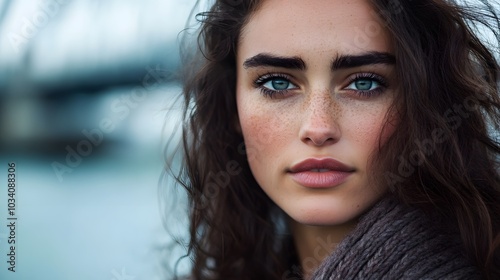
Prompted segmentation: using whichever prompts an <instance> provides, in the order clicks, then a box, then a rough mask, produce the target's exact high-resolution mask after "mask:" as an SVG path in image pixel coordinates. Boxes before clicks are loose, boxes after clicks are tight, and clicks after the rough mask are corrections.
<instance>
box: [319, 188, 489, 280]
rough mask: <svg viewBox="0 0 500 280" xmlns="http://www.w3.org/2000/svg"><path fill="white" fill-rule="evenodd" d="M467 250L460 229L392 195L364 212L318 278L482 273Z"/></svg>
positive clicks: (474, 275)
mask: <svg viewBox="0 0 500 280" xmlns="http://www.w3.org/2000/svg"><path fill="white" fill-rule="evenodd" d="M462 251H463V250H462V248H461V245H460V240H459V239H458V238H457V235H456V234H451V233H444V231H443V230H441V229H440V228H439V226H438V225H437V224H436V223H435V221H432V220H431V219H429V218H428V217H427V216H426V215H425V214H424V213H423V212H421V211H420V210H418V209H415V208H412V207H409V206H406V205H403V204H402V203H400V202H398V201H397V200H396V199H394V198H393V197H387V198H384V199H382V200H381V201H379V202H378V203H377V204H376V205H375V206H374V207H373V208H372V209H371V210H370V211H368V212H367V213H366V214H365V215H364V216H363V217H361V219H360V222H359V223H358V225H357V227H356V228H355V229H354V230H353V232H352V233H350V234H349V235H348V236H347V237H346V238H345V239H344V240H343V241H342V242H341V243H340V244H339V245H338V246H337V248H336V249H335V250H334V252H333V253H332V254H331V255H330V256H329V257H327V258H326V259H325V260H324V261H323V263H322V264H321V265H320V267H319V268H318V269H317V270H316V271H315V273H314V274H313V276H312V279H313V280H319V279H342V280H346V279H467V280H469V279H480V274H479V273H478V270H477V269H476V268H475V267H474V266H472V265H471V264H470V262H469V261H468V260H467V258H466V257H465V256H464V254H463V252H462Z"/></svg>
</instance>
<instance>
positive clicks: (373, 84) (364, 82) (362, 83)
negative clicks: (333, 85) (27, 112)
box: [346, 78, 381, 91]
mask: <svg viewBox="0 0 500 280" xmlns="http://www.w3.org/2000/svg"><path fill="white" fill-rule="evenodd" d="M380 86H381V85H380V83H379V82H377V81H375V80H373V79H369V78H362V79H357V80H356V81H354V82H352V83H350V84H349V85H348V86H347V88H346V89H352V90H361V91H370V90H375V89H377V88H379V87H380Z"/></svg>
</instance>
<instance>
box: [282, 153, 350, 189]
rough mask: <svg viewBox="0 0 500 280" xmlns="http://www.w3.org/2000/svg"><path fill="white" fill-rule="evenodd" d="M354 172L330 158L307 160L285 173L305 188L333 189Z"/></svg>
mask: <svg viewBox="0 0 500 280" xmlns="http://www.w3.org/2000/svg"><path fill="white" fill-rule="evenodd" d="M355 171H356V170H355V169H354V168H353V167H350V166H348V165H346V164H344V163H341V162H339V161H337V160H334V159H331V158H325V159H314V158H312V159H307V160H304V161H302V162H300V163H298V164H296V165H294V166H292V167H291V168H290V169H289V170H287V173H288V174H289V175H290V176H291V177H292V179H293V180H294V181H295V182H296V183H298V184H299V185H302V186H304V187H307V188H333V187H336V186H338V185H340V184H342V183H344V182H345V181H346V180H347V179H348V177H349V176H350V175H352V174H353V173H354V172H355Z"/></svg>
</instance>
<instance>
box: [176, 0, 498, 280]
mask: <svg viewBox="0 0 500 280" xmlns="http://www.w3.org/2000/svg"><path fill="white" fill-rule="evenodd" d="M262 2H263V1H258V0H245V1H241V0H217V1H215V3H214V4H213V6H212V7H211V9H210V10H209V11H207V12H203V13H200V14H198V16H197V19H198V21H200V22H201V29H200V31H199V33H198V37H197V38H198V47H199V50H198V51H197V54H198V55H195V56H190V57H189V60H186V64H185V65H186V67H185V70H186V73H185V76H184V80H183V85H184V87H183V94H184V97H185V104H184V108H185V109H184V115H183V117H184V127H183V137H182V143H183V166H182V169H181V171H180V172H179V174H175V177H176V179H177V182H178V183H180V184H181V185H182V186H183V187H184V188H185V190H186V191H187V194H188V197H189V206H190V213H189V217H190V228H189V233H190V240H189V246H188V255H189V256H190V257H191V258H192V259H193V267H192V277H193V278H194V279H281V278H282V277H283V275H284V274H285V272H286V271H287V270H288V271H289V270H290V268H291V266H292V265H294V264H296V263H297V259H296V258H295V257H294V254H295V253H294V250H295V249H294V246H293V244H292V242H291V241H290V238H289V237H290V236H289V235H287V234H286V230H285V231H284V230H283V229H284V228H285V229H286V225H284V223H283V215H282V212H281V210H280V209H279V208H278V207H277V206H276V205H275V204H274V203H273V202H272V201H271V200H270V199H269V198H268V196H267V195H266V194H265V193H264V192H263V191H262V189H261V188H260V187H259V185H258V184H257V182H256V181H255V178H254V177H253V175H252V173H251V171H250V168H249V165H248V162H247V158H246V156H247V155H246V151H245V146H244V141H243V138H242V135H241V133H239V132H238V130H237V126H236V122H237V120H238V116H237V111H236V97H235V95H236V94H235V93H236V51H237V45H238V42H239V38H240V32H241V30H242V28H243V27H244V26H245V24H246V23H247V22H248V20H249V19H250V17H251V15H252V14H253V13H254V12H255V11H257V10H258V8H259V6H260V5H261V3H262ZM370 2H371V4H372V6H373V8H374V11H375V12H377V13H378V15H379V17H380V18H381V19H382V23H383V24H384V27H385V28H387V30H389V32H390V33H391V34H392V40H393V46H394V52H395V53H394V55H395V56H396V61H397V63H396V66H395V69H396V70H395V71H396V77H397V79H398V81H399V83H400V85H399V90H398V94H397V96H396V97H395V99H394V101H393V104H392V106H391V108H390V110H389V112H388V115H390V114H395V115H396V116H397V122H396V123H392V124H391V125H394V126H395V127H396V129H395V131H396V132H395V133H393V134H392V136H390V137H389V139H388V140H387V142H386V143H385V144H384V145H379V146H378V149H377V151H376V153H374V156H373V158H372V160H373V161H374V162H376V163H377V164H374V165H373V166H374V167H375V168H374V169H373V175H374V178H377V183H380V184H386V185H389V186H390V188H389V192H391V193H393V194H395V195H396V196H397V197H398V199H399V200H400V201H401V202H402V203H406V204H409V205H413V206H416V207H419V208H421V209H423V210H424V211H426V212H427V213H433V214H436V213H437V214H438V215H439V217H441V218H442V220H443V221H449V222H448V223H447V226H448V228H450V229H452V230H456V231H457V233H458V234H459V235H460V236H461V241H462V244H463V250H464V252H465V254H466V256H468V258H469V259H470V260H471V262H472V263H473V264H475V266H477V268H478V269H479V270H480V271H481V272H482V274H483V276H484V277H486V278H491V279H493V278H496V279H498V278H500V249H499V247H500V168H499V166H500V164H499V159H500V142H499V138H500V137H499V136H498V135H494V134H495V133H498V131H499V130H500V96H499V81H500V67H499V64H498V58H496V57H495V56H494V54H493V49H494V48H495V46H488V45H487V43H485V42H484V40H482V39H480V38H479V37H478V35H477V34H479V33H480V32H479V27H486V28H489V29H490V30H491V31H492V33H493V34H494V35H495V36H496V40H497V41H499V42H500V37H499V34H498V30H499V29H498V28H499V25H500V24H499V20H498V18H497V15H496V12H495V10H494V8H493V7H492V6H491V1H490V2H487V1H482V5H480V6H471V5H466V4H462V5H459V4H458V3H456V2H451V1H445V0H419V1H395V0H373V1H370ZM496 47H497V48H498V46H496ZM496 51H498V49H497V50H496ZM388 122H389V120H388ZM495 131H496V132H495Z"/></svg>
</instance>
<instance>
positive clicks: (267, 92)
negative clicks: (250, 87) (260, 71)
mask: <svg viewBox="0 0 500 280" xmlns="http://www.w3.org/2000/svg"><path fill="white" fill-rule="evenodd" d="M273 79H284V80H287V81H289V82H290V84H291V85H293V86H294V87H295V88H293V89H284V90H274V89H269V88H266V87H264V84H266V83H267V82H269V81H271V80H273ZM293 80H294V79H293V77H292V76H290V75H288V74H284V73H267V74H264V75H260V76H259V77H258V78H257V79H256V80H254V82H253V84H254V87H255V88H257V89H259V90H260V91H261V93H262V94H263V95H264V96H266V97H269V98H275V97H276V96H277V95H285V94H287V93H289V92H290V91H292V90H295V89H298V88H299V86H297V85H296V83H295V82H294V81H293Z"/></svg>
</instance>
